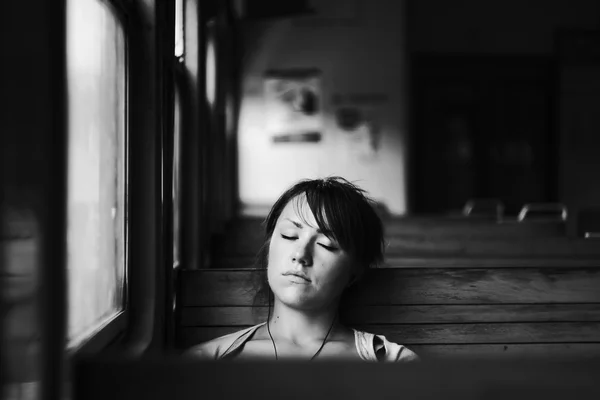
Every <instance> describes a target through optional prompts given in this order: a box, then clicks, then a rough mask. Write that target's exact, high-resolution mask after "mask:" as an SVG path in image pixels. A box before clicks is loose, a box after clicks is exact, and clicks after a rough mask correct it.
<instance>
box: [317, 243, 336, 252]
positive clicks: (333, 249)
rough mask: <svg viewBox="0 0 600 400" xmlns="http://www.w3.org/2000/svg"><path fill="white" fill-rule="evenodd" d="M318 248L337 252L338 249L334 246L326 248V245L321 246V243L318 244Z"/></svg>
mask: <svg viewBox="0 0 600 400" xmlns="http://www.w3.org/2000/svg"><path fill="white" fill-rule="evenodd" d="M319 246H321V247H322V248H324V249H325V250H327V251H337V250H338V248H337V247H334V246H327V245H325V244H323V243H319Z"/></svg>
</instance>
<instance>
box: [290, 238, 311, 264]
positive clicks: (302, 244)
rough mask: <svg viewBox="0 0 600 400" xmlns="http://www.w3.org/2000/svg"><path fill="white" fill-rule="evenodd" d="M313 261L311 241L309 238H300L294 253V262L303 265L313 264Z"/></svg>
mask: <svg viewBox="0 0 600 400" xmlns="http://www.w3.org/2000/svg"><path fill="white" fill-rule="evenodd" d="M312 261H313V257H312V249H311V242H310V241H308V240H306V241H303V240H298V241H297V242H296V247H295V248H294V250H293V253H292V262H294V263H298V264H301V265H302V266H309V265H312Z"/></svg>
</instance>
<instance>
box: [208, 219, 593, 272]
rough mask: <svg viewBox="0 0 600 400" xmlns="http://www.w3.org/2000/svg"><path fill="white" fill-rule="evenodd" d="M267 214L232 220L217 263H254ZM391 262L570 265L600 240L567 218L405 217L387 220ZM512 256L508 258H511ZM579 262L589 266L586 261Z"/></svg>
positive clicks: (219, 243)
mask: <svg viewBox="0 0 600 400" xmlns="http://www.w3.org/2000/svg"><path fill="white" fill-rule="evenodd" d="M261 223H262V219H256V218H255V219H251V218H247V219H238V220H234V221H231V222H230V223H229V226H228V228H227V231H226V232H225V233H224V234H223V235H217V236H215V237H214V238H213V241H212V265H211V267H212V268H252V267H255V265H254V259H255V256H256V254H257V252H258V250H259V249H260V247H261V246H262V245H263V242H264V238H263V234H264V233H263V228H262V226H261ZM384 228H385V238H386V249H385V255H386V265H388V266H405V267H406V266H421V265H434V266H448V265H454V264H457V263H458V264H459V265H467V266H477V265H479V266H487V265H489V264H490V260H491V262H492V263H500V264H499V265H508V264H514V260H515V259H519V260H523V262H525V264H522V265H534V266H535V265H553V266H560V265H564V264H565V262H567V263H571V262H577V261H576V257H579V256H583V257H584V258H585V259H587V260H589V259H593V260H594V263H595V262H596V260H600V246H598V245H597V243H598V242H597V241H594V240H585V239H581V238H568V237H567V236H566V234H565V224H564V222H561V221H545V222H517V221H516V220H506V221H503V222H494V221H489V220H479V219H472V218H465V217H456V218H455V217H444V218H441V217H437V218H428V217H402V218H389V219H386V220H385V221H384ZM507 260H508V261H507ZM579 265H589V263H583V264H581V263H580V264H579Z"/></svg>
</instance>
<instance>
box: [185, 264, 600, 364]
mask: <svg viewBox="0 0 600 400" xmlns="http://www.w3.org/2000/svg"><path fill="white" fill-rule="evenodd" d="M262 273H264V271H261V270H251V269H240V270H233V269H232V270H228V269H220V270H218V269H210V270H196V271H181V275H180V284H181V292H180V299H179V311H180V318H179V325H178V341H179V346H180V347H182V348H184V347H187V346H191V345H193V344H196V343H200V342H203V341H206V340H209V339H212V338H215V337H218V336H220V335H224V334H227V333H230V332H234V331H236V330H239V329H242V328H244V327H248V326H251V325H254V324H257V323H260V322H263V321H264V320H265V319H266V316H267V306H266V304H260V305H257V306H256V307H253V305H252V304H253V300H254V293H255V291H254V289H255V288H254V286H253V285H254V284H253V282H255V281H256V278H257V277H256V275H257V274H262ZM348 298H349V299H351V301H349V304H348V305H347V306H346V307H345V308H344V309H343V310H342V311H341V313H342V316H343V318H344V320H345V321H346V323H348V324H349V325H350V326H353V327H355V328H357V329H361V330H365V331H370V332H373V333H378V334H383V335H386V336H387V337H388V338H389V339H390V340H392V341H395V342H397V343H402V344H405V345H407V346H408V347H410V348H411V349H413V350H414V351H416V352H417V353H419V354H421V355H424V356H427V355H439V356H444V355H454V356H467V357H469V356H508V357H526V358H527V357H536V356H552V357H574V358H585V357H597V356H598V355H599V354H600V268H598V267H573V266H567V265H565V266H562V267H518V266H513V267H510V268H460V267H455V268H381V269H377V270H373V271H371V273H370V275H369V276H368V277H367V278H366V279H365V280H364V281H363V282H361V283H360V284H359V285H357V286H356V287H355V288H354V289H353V291H352V292H351V293H350V296H348Z"/></svg>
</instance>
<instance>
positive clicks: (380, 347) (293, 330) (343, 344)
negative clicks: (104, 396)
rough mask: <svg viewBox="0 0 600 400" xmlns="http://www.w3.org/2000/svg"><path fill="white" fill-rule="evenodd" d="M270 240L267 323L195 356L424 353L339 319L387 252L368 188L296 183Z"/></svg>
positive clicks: (328, 181)
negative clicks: (350, 292)
mask: <svg viewBox="0 0 600 400" xmlns="http://www.w3.org/2000/svg"><path fill="white" fill-rule="evenodd" d="M266 238H267V240H266V243H265V245H264V246H263V248H262V249H261V251H260V253H259V262H261V263H262V266H263V267H265V266H266V269H267V280H268V286H267V291H268V295H269V317H268V318H267V321H266V322H264V323H262V324H259V325H256V326H253V327H251V328H248V329H245V330H242V331H239V332H235V333H232V334H229V335H226V336H222V337H220V338H217V339H214V340H211V341H209V342H206V343H203V344H200V345H198V346H195V347H193V348H192V349H190V350H189V354H192V355H196V356H200V357H206V358H211V359H225V358H235V359H240V360H242V359H257V358H267V359H275V360H278V359H290V358H291V359H305V360H313V359H319V360H327V359H348V360H367V361H402V362H404V361H413V360H416V359H418V357H417V356H416V354H415V353H413V352H412V351H410V350H409V349H407V348H406V347H404V346H402V345H398V344H396V343H392V342H390V341H388V340H387V339H386V338H385V337H384V336H381V335H373V334H371V333H366V332H361V331H358V330H354V329H350V328H348V327H346V326H344V325H343V324H342V323H341V322H340V321H339V318H338V308H339V304H340V299H341V297H342V294H343V292H344V290H345V289H346V288H347V287H349V286H350V285H352V284H353V283H354V282H356V281H357V280H358V279H360V277H361V276H362V275H363V273H364V272H365V270H366V269H368V268H370V267H374V266H376V265H377V264H378V263H379V262H381V260H382V258H383V242H384V241H383V227H382V223H381V220H380V219H379V217H378V215H377V214H376V213H375V211H374V209H373V207H372V206H371V201H370V200H369V199H368V198H367V197H366V196H365V194H364V191H363V190H362V189H360V188H358V187H357V186H355V185H353V184H351V183H350V182H348V181H346V180H345V179H343V178H339V177H332V178H325V179H317V180H307V181H302V182H300V183H298V184H296V185H294V186H293V187H291V188H290V189H288V190H287V191H286V192H285V193H283V195H282V196H281V197H280V198H279V200H277V202H276V203H275V204H274V205H273V208H272V209H271V212H270V213H269V215H268V217H267V219H266ZM265 262H266V265H265ZM271 299H272V301H273V310H272V313H271V307H270V305H271Z"/></svg>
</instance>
